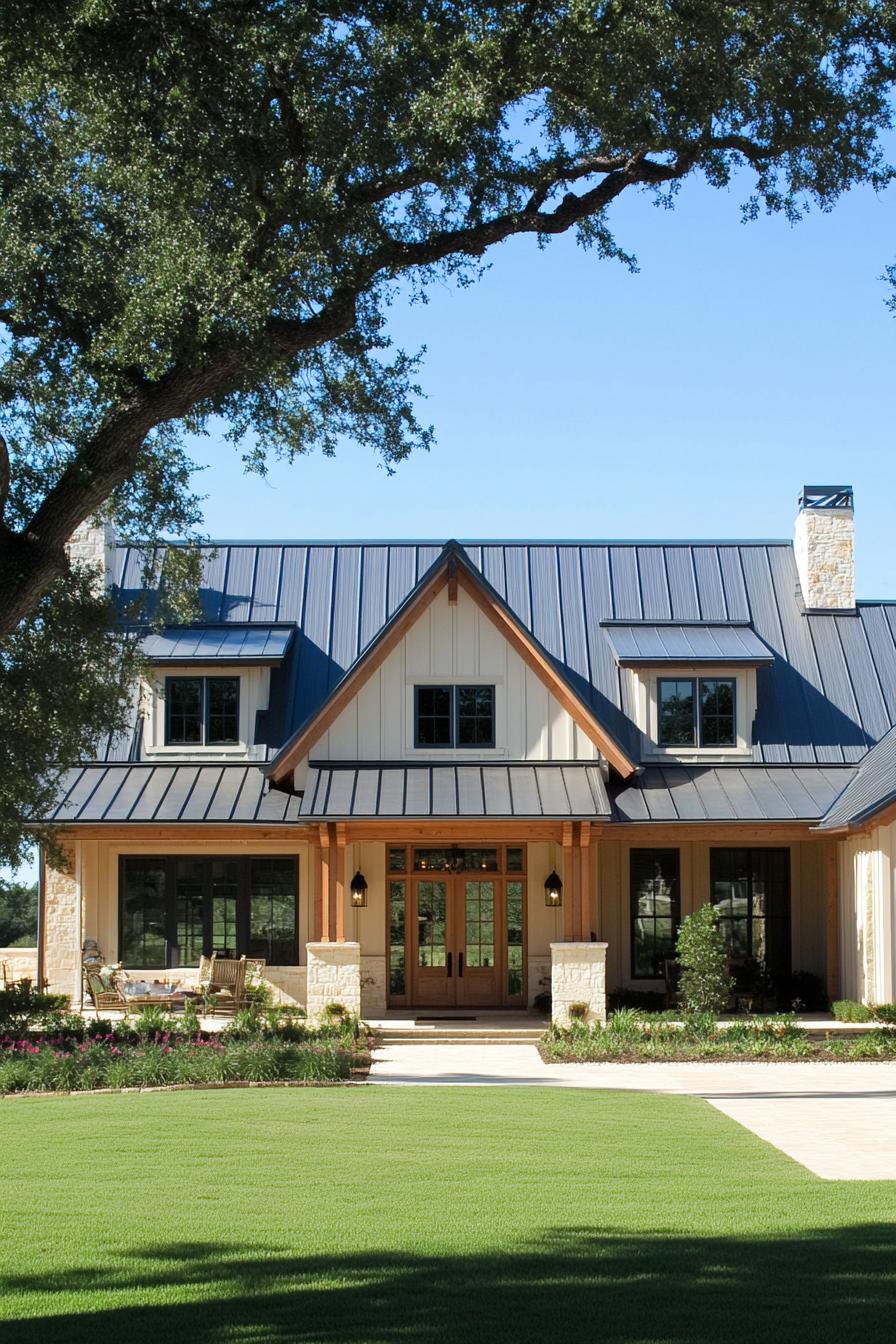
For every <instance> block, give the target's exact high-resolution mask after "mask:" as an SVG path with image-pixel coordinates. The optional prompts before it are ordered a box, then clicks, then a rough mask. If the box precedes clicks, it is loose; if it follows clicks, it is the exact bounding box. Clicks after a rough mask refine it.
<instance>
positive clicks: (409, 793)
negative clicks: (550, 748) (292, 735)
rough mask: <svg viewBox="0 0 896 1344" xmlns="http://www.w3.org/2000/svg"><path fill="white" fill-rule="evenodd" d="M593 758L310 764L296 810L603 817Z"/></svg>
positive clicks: (319, 814) (346, 814)
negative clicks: (574, 761)
mask: <svg viewBox="0 0 896 1344" xmlns="http://www.w3.org/2000/svg"><path fill="white" fill-rule="evenodd" d="M609 815H610V804H609V800H608V798H607V790H606V786H605V784H604V780H603V776H602V774H601V771H600V768H599V767H598V766H596V765H578V764H576V765H541V764H535V763H532V762H521V763H514V764H502V765H405V764H404V763H401V762H397V763H395V764H394V765H393V764H382V763H379V762H377V763H375V764H373V763H371V764H351V765H346V764H342V763H341V762H338V763H337V762H327V763H325V764H323V763H319V764H313V765H312V766H311V767H310V768H309V770H308V777H307V781H306V784H305V793H304V796H303V798H302V807H301V812H300V816H301V818H302V820H303V821H305V820H312V819H313V820H327V821H334V820H340V819H348V818H359V817H370V818H375V817H413V818H426V817H469V818H476V817H486V818H489V819H492V818H498V817H514V818H520V819H527V820H531V819H533V818H540V817H548V818H553V817H563V818H569V817H576V818H587V817H601V818H608V817H609Z"/></svg>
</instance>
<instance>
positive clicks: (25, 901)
mask: <svg viewBox="0 0 896 1344" xmlns="http://www.w3.org/2000/svg"><path fill="white" fill-rule="evenodd" d="M36 941H37V884H36V883H32V884H31V885H30V886H25V885H24V884H23V883H21V882H4V881H3V880H2V878H0V947H33V946H34V944H35V942H36Z"/></svg>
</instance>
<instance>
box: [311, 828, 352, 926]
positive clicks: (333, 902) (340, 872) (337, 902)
mask: <svg viewBox="0 0 896 1344" xmlns="http://www.w3.org/2000/svg"><path fill="white" fill-rule="evenodd" d="M318 836H319V840H320V893H319V897H320V902H319V910H320V920H319V927H320V941H321V942H322V943H331V942H337V943H342V942H344V941H345V824H344V822H341V821H340V822H333V821H331V822H328V823H327V825H325V826H321V827H320V828H319V830H318ZM315 922H316V923H317V921H315Z"/></svg>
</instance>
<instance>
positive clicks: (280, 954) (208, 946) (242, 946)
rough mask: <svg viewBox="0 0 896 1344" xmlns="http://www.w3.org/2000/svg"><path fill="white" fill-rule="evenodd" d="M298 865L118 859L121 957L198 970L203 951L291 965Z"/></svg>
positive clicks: (277, 860) (273, 860) (290, 861)
mask: <svg viewBox="0 0 896 1344" xmlns="http://www.w3.org/2000/svg"><path fill="white" fill-rule="evenodd" d="M297 884H298V875H297V871H296V860H295V859H294V858H291V857H289V856H288V855H285V856H275V857H270V858H268V857H265V858H262V857H257V858H242V857H240V858H204V857H202V858H197V857H185V858H174V857H168V858H159V859H157V858H152V859H146V858H138V857H134V856H130V855H128V856H124V857H122V859H121V869H120V880H119V893H120V894H119V943H118V955H119V957H120V958H121V960H122V961H124V962H127V963H128V964H129V965H131V966H140V967H146V968H150V967H163V966H197V965H198V964H199V957H200V955H201V954H202V953H205V955H206V956H209V955H211V953H212V952H217V953H218V955H219V956H230V957H234V956H235V957H240V956H249V957H263V958H264V960H265V961H266V962H268V963H269V965H272V966H294V965H296V963H297V961H298V956H297V946H296V900H297V896H296V893H297Z"/></svg>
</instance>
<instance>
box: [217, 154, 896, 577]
mask: <svg viewBox="0 0 896 1344" xmlns="http://www.w3.org/2000/svg"><path fill="white" fill-rule="evenodd" d="M747 192H748V184H747V183H746V182H744V183H742V184H736V185H735V186H734V187H732V189H731V190H730V191H728V192H720V191H715V190H712V189H710V188H709V187H707V186H705V185H704V184H702V183H701V182H700V181H698V180H696V179H695V180H693V181H691V182H689V183H688V184H686V186H685V187H684V189H683V191H682V193H681V195H680V197H679V200H678V204H677V206H676V209H675V210H674V211H671V212H669V211H666V210H661V209H657V208H656V207H655V206H654V205H653V204H652V202H651V199H650V198H649V197H647V196H644V195H640V196H632V197H630V198H628V199H625V198H623V200H622V201H621V202H620V203H618V205H617V208H616V209H615V211H614V214H613V221H614V224H615V227H616V231H617V236H618V238H619V240H620V242H621V243H622V244H623V245H624V246H625V247H626V248H627V249H629V250H631V251H634V252H635V253H636V254H637V257H638V261H639V263H640V271H639V273H638V274H636V275H632V274H630V273H629V272H628V271H627V270H626V269H625V268H624V267H623V266H622V265H620V264H619V263H617V262H608V261H600V260H599V259H598V258H597V257H596V256H595V255H593V254H591V253H588V252H584V251H582V250H581V249H580V248H578V247H577V246H576V245H575V242H574V240H573V239H572V238H562V239H560V240H556V241H554V242H553V243H552V244H551V245H550V246H549V247H548V248H547V249H546V250H543V251H539V249H538V247H537V245H536V244H535V243H534V241H532V240H531V239H517V240H514V241H512V242H510V243H507V244H504V245H503V246H502V247H501V248H499V249H497V250H496V251H495V252H493V253H492V254H491V262H492V265H491V269H490V271H489V273H488V274H487V275H486V276H485V278H484V279H483V280H482V281H481V282H480V283H479V284H478V285H476V286H475V287H473V288H470V289H466V290H454V289H451V288H449V287H447V286H445V287H437V288H436V289H434V290H433V291H432V292H431V300H430V302H429V304H428V305H416V306H405V305H402V304H398V305H396V306H395V307H394V308H393V310H392V321H391V330H392V334H393V336H394V338H395V340H396V341H397V342H399V343H403V344H404V345H405V346H406V347H407V348H412V349H416V348H417V347H418V346H419V345H421V344H425V345H426V346H427V354H426V357H425V361H424V365H423V369H422V375H421V381H422V383H423V385H424V388H425V391H426V392H427V394H428V399H427V401H426V402H425V403H424V404H423V406H422V408H421V410H422V416H423V417H424V418H425V419H426V420H427V421H428V422H431V423H432V424H433V425H434V426H435V429H436V435H437V442H436V445H435V447H434V448H433V450H432V451H431V452H430V453H423V454H420V455H418V456H416V457H415V458H413V459H411V460H409V461H408V462H406V463H405V464H403V465H402V466H401V467H399V468H398V470H397V472H396V474H395V475H393V476H392V477H389V476H388V475H387V474H386V472H385V471H384V470H383V469H382V468H381V467H378V465H377V461H376V459H375V457H374V456H373V455H372V454H370V452H369V451H368V450H360V449H358V448H356V447H354V446H352V445H351V444H347V445H346V446H345V447H344V449H343V450H342V451H341V452H340V453H339V455H338V456H337V457H336V458H335V459H325V458H322V457H310V458H307V459H304V460H300V461H299V462H297V463H296V464H294V465H293V466H291V467H287V466H285V465H277V466H275V467H274V468H273V470H272V472H271V475H270V477H269V478H268V480H267V481H266V482H262V481H259V480H257V479H255V478H251V477H249V478H247V477H245V476H244V475H243V474H242V470H241V465H240V462H239V457H238V454H237V453H236V452H235V451H234V450H233V449H232V448H231V447H230V446H229V445H227V444H225V443H223V442H219V441H218V440H216V439H215V438H212V439H207V440H202V441H200V442H199V443H198V444H197V445H196V451H197V455H198V457H199V459H200V460H202V461H205V462H209V463H211V466H210V469H209V470H207V471H205V472H203V473H202V474H201V476H200V477H199V478H198V481H197V484H198V486H199V488H200V489H201V491H202V492H203V493H206V494H208V495H209V498H208V500H207V503H206V506H205V507H206V519H207V523H206V526H207V530H208V532H209V533H210V534H211V535H212V536H215V537H219V538H225V537H308V538H313V537H332V538H338V537H367V536H370V537H435V538H447V537H449V536H454V537H474V536H485V537H517V536H530V537H689V536H693V537H787V536H790V534H791V531H792V524H793V517H794V513H795V509H796V497H797V494H798V492H799V489H800V487H801V486H802V485H803V484H804V483H810V484H829V483H833V484H841V483H845V484H851V485H853V486H854V487H855V490H856V528H857V568H858V589H859V595H860V596H862V597H880V596H894V597H896V575H894V573H893V566H892V563H891V559H890V556H891V532H892V526H893V524H892V502H891V499H892V493H893V486H894V484H896V481H894V467H893V408H892V402H893V396H892V393H893V369H894V355H896V315H894V314H892V313H891V312H890V311H888V309H887V308H886V306H885V301H886V298H887V296H888V295H889V293H890V290H889V287H888V286H887V285H886V284H885V283H884V281H883V280H882V278H881V277H882V274H883V271H884V268H885V267H886V266H887V265H888V264H890V263H892V262H894V261H896V229H894V227H893V222H894V203H896V193H894V191H890V192H889V193H887V194H884V195H881V196H875V195H874V193H873V192H870V191H856V192H853V193H852V194H851V195H849V196H848V197H846V198H845V199H844V200H843V201H842V202H841V203H840V204H839V205H838V206H837V208H836V209H835V210H834V211H833V212H832V213H830V214H827V215H824V214H820V213H814V214H812V215H810V216H809V217H808V218H806V219H805V220H803V221H802V222H801V223H799V224H797V225H796V226H792V225H790V224H788V223H787V221H786V220H784V219H783V218H779V217H772V218H767V217H763V218H761V219H760V220H758V221H756V222H754V223H749V224H744V223H742V222H741V218H740V205H741V202H742V200H743V198H744V197H745V196H746V194H747Z"/></svg>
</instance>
